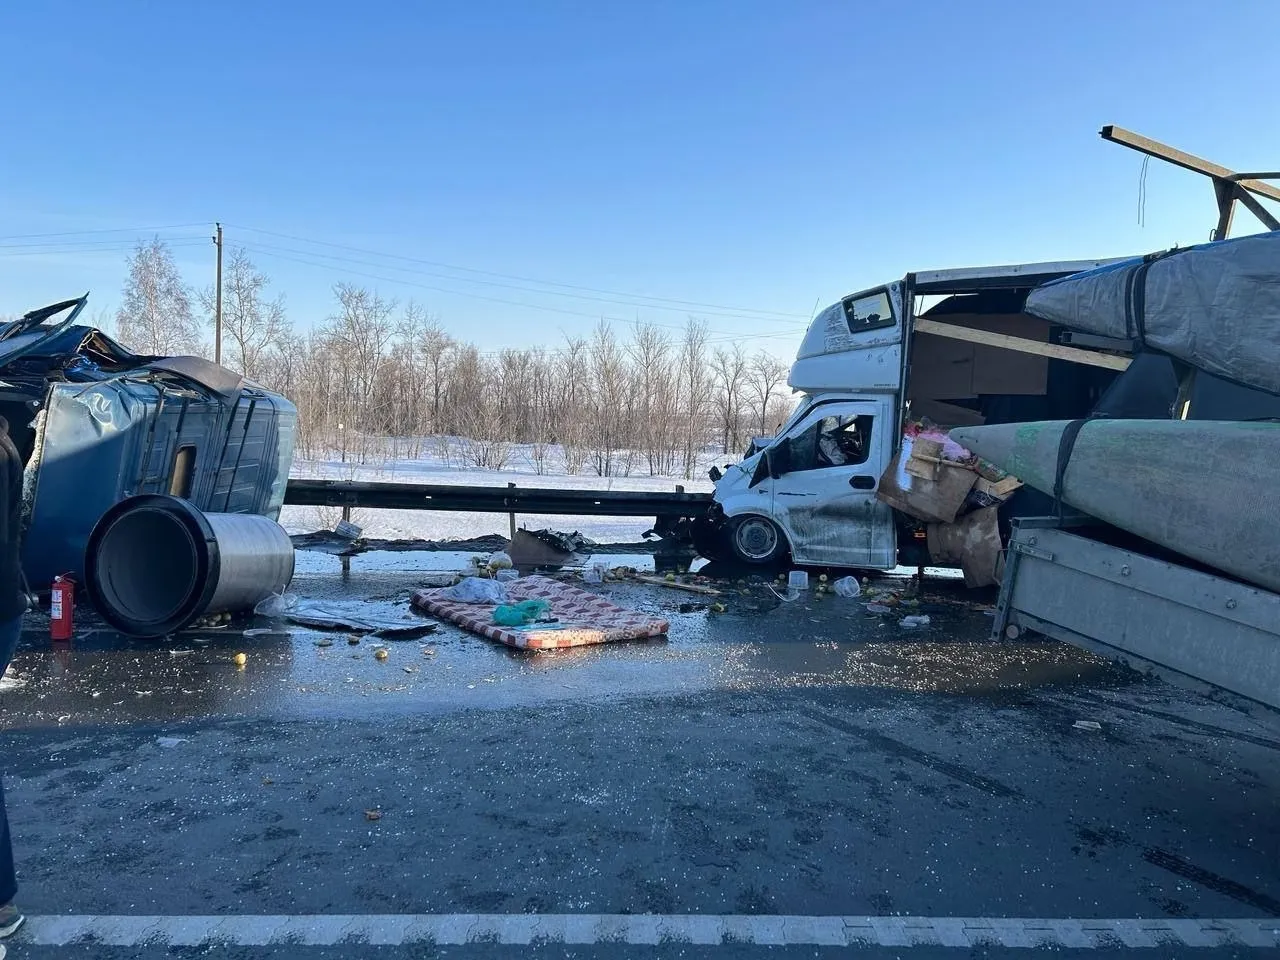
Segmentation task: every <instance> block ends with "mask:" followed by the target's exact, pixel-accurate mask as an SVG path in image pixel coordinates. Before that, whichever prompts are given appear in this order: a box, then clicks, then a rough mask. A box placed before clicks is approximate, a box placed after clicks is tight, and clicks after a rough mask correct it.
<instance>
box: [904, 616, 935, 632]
mask: <svg viewBox="0 0 1280 960" xmlns="http://www.w3.org/2000/svg"><path fill="white" fill-rule="evenodd" d="M898 624H899V626H903V627H906V628H907V629H908V630H911V629H914V628H915V627H927V626H928V625H929V618H928V617H927V616H925V615H924V614H917V615H914V616H910V617H903V618H902V619H901V620H899V621H898Z"/></svg>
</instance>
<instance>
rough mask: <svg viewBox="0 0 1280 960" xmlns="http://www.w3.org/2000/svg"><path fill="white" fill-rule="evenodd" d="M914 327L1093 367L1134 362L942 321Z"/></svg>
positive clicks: (1122, 366) (1118, 366)
mask: <svg viewBox="0 0 1280 960" xmlns="http://www.w3.org/2000/svg"><path fill="white" fill-rule="evenodd" d="M915 330H916V333H927V334H931V335H932V336H935V337H948V338H950V339H952V340H964V341H966V342H967V343H978V344H981V345H982V346H984V347H999V348H1000V349H1002V350H1016V351H1017V352H1019V353H1033V354H1035V355H1037V356H1040V357H1049V358H1050V359H1051V360H1068V361H1070V362H1071V363H1084V364H1088V365H1089V366H1091V367H1105V368H1106V369H1108V370H1127V369H1128V368H1129V364H1130V363H1132V362H1133V361H1132V358H1130V357H1117V356H1114V355H1112V354H1109V353H1095V352H1094V351H1092V350H1081V349H1080V348H1079V347H1064V346H1063V345H1062V344H1060V343H1042V342H1041V341H1039V340H1028V339H1026V338H1025V337H1011V336H1009V335H1008V334H1007V333H992V332H990V331H989V330H974V329H972V328H970V327H960V326H957V325H956V324H954V323H940V322H938V321H937V320H917V321H916V323H915Z"/></svg>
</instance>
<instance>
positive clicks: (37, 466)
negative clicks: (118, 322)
mask: <svg viewBox="0 0 1280 960" xmlns="http://www.w3.org/2000/svg"><path fill="white" fill-rule="evenodd" d="M86 301H87V295H86V296H85V297H79V298H77V299H74V300H67V301H64V302H62V303H55V304H52V305H50V306H47V307H43V308H41V309H39V310H33V311H32V312H30V313H28V314H26V315H25V316H23V317H21V318H19V319H18V320H15V321H12V322H10V323H7V324H3V325H0V416H3V417H4V418H5V420H6V421H7V422H8V424H9V432H10V435H11V437H12V439H13V441H14V444H15V445H16V446H17V448H18V451H19V453H20V454H21V455H22V458H23V460H24V462H25V464H26V470H25V479H24V488H23V512H24V519H25V535H24V546H23V558H22V559H23V570H24V572H25V574H26V577H27V580H28V583H29V584H30V586H31V587H32V588H33V589H35V590H36V591H41V590H44V589H46V588H47V586H48V584H50V583H51V582H52V580H53V578H54V577H55V576H59V575H63V574H70V575H71V576H72V577H73V578H75V579H76V580H77V581H80V582H83V577H84V561H85V549H86V546H87V544H88V541H89V536H90V534H91V533H92V531H93V529H94V526H95V525H96V524H97V522H98V521H99V519H100V518H101V517H102V516H103V515H104V514H106V513H107V511H108V510H109V509H110V508H111V507H113V506H115V505H116V504H117V503H119V502H120V501H122V500H125V499H127V498H129V497H133V496H137V495H141V494H166V495H171V496H175V497H179V498H182V499H183V500H185V501H189V502H190V503H191V504H192V505H194V506H195V507H196V508H198V509H199V510H201V511H205V512H211V513H238V514H256V515H260V516H264V517H268V518H270V519H273V520H274V519H276V518H278V516H279V513H280V508H281V506H282V504H283V502H284V495H285V488H286V485H287V483H288V476H289V468H290V465H291V463H292V459H293V444H294V434H295V429H296V423H297V411H296V409H295V408H294V406H293V404H291V403H290V402H289V401H288V400H287V399H285V398H284V397H282V396H280V395H279V394H277V393H274V392H272V391H270V390H267V389H265V388H264V387H261V386H259V385H257V384H255V383H253V382H251V381H248V380H246V379H244V378H243V377H241V376H240V375H239V374H236V373H233V372H232V371H230V370H227V369H226V368H224V367H221V366H218V365H216V364H214V363H211V362H209V361H207V360H203V359H201V358H199V357H169V358H163V357H151V356H140V355H137V354H134V353H132V352H130V351H129V350H127V349H125V348H124V347H123V346H121V345H120V344H119V343H117V342H116V341H114V340H113V339H111V338H110V337H108V336H107V335H106V334H104V333H103V332H102V331H100V330H97V329H95V328H93V327H89V326H83V325H79V324H77V323H76V320H77V319H78V318H79V316H80V314H81V313H82V312H83V311H84V307H85V304H86Z"/></svg>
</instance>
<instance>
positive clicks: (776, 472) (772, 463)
mask: <svg viewBox="0 0 1280 960" xmlns="http://www.w3.org/2000/svg"><path fill="white" fill-rule="evenodd" d="M764 457H765V460H766V461H767V462H768V464H769V476H770V477H771V478H773V479H774V480H777V479H778V478H779V477H780V476H782V464H780V463H779V462H778V460H777V458H776V457H774V455H773V451H772V450H770V451H768V452H767V453H765V455H764Z"/></svg>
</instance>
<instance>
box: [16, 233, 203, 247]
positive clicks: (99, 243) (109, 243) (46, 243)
mask: <svg viewBox="0 0 1280 960" xmlns="http://www.w3.org/2000/svg"><path fill="white" fill-rule="evenodd" d="M202 239H204V238H203V237H196V236H177V237H161V238H160V240H161V242H162V243H165V244H169V243H173V242H175V241H179V240H202ZM140 242H141V241H140V240H138V239H124V238H120V239H115V240H37V241H34V242H31V243H0V250H28V249H31V250H39V249H43V248H45V247H70V246H76V247H80V246H83V247H133V246H136V245H137V244H138V243H140Z"/></svg>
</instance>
